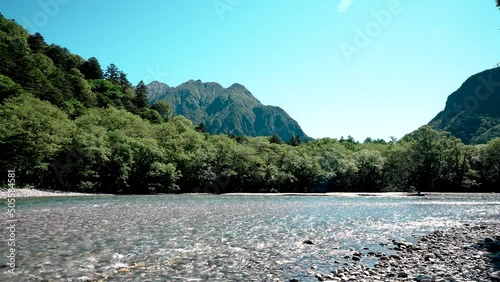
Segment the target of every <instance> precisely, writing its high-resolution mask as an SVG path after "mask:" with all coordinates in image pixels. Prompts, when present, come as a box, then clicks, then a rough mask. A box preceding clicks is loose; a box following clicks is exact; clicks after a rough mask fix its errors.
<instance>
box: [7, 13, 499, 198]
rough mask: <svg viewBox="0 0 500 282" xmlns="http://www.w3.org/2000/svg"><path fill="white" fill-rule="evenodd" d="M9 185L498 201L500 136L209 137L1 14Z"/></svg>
mask: <svg viewBox="0 0 500 282" xmlns="http://www.w3.org/2000/svg"><path fill="white" fill-rule="evenodd" d="M0 61H1V62H2V64H0V119H1V121H2V122H1V124H0V169H1V171H3V172H4V173H2V175H1V176H0V184H1V185H2V186H6V180H7V173H6V171H7V170H15V171H16V183H17V184H18V185H19V186H35V187H39V188H49V189H57V190H64V191H81V192H93V193H99V192H102V193H118V194H131V193H139V194H148V193H186V192H188V193H189V192H210V193H227V192H335V191H339V192H340V191H343V192H345V191H351V192H383V191H414V190H418V191H443V192H444V191H447V192H448V191H460V192H462V191H464V192H479V191H484V192H497V191H498V188H497V187H499V185H500V139H494V140H492V141H490V142H489V143H488V144H485V145H475V146H471V145H464V144H463V143H462V142H461V141H460V139H458V138H455V137H453V136H452V135H451V134H450V133H448V132H438V131H436V130H433V129H432V128H430V127H429V126H422V127H421V128H419V129H418V130H416V131H414V132H412V133H410V134H408V135H406V136H404V137H403V138H402V139H401V140H396V139H394V138H393V139H391V140H390V141H388V142H386V141H385V140H382V139H376V140H374V139H371V138H367V139H366V140H364V142H358V141H356V140H354V138H352V137H348V138H347V139H344V138H341V139H340V140H337V139H332V138H322V139H317V140H311V141H307V142H303V141H301V139H300V137H299V136H294V137H293V138H292V139H291V140H289V141H288V142H287V143H285V142H283V141H282V140H281V139H279V137H277V136H270V137H256V138H249V137H245V136H234V135H227V134H220V135H210V134H208V133H206V132H205V129H204V125H197V126H195V125H193V124H192V122H191V121H189V120H187V119H186V118H184V117H182V116H172V110H171V108H170V106H169V105H168V104H167V103H165V102H157V103H155V104H153V105H149V103H148V100H147V87H146V85H144V83H143V82H139V84H138V85H136V86H132V84H131V83H130V82H129V81H128V79H127V75H126V73H124V72H123V71H121V70H120V69H119V68H118V67H117V66H116V65H114V64H111V65H109V66H107V67H106V68H105V70H104V71H103V70H102V69H101V66H100V64H99V62H98V60H97V59H96V58H89V59H87V60H85V59H83V58H81V57H80V56H78V55H74V54H71V53H70V52H69V50H67V49H65V48H62V47H60V46H57V45H54V44H52V45H49V44H47V43H46V42H45V40H44V39H43V37H42V36H41V35H40V34H38V33H37V34H34V35H30V34H28V33H27V32H26V31H25V30H24V29H23V28H22V27H20V26H19V25H18V24H16V23H15V22H14V21H11V20H7V19H5V18H4V17H3V16H0Z"/></svg>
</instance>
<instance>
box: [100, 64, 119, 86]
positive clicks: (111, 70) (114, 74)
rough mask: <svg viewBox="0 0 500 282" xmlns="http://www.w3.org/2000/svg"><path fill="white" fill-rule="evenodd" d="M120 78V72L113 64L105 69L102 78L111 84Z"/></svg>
mask: <svg viewBox="0 0 500 282" xmlns="http://www.w3.org/2000/svg"><path fill="white" fill-rule="evenodd" d="M119 77H120V70H119V69H118V67H117V66H116V65H115V64H110V65H109V66H107V67H106V71H105V72H104V78H105V79H107V80H110V81H112V82H118V79H119Z"/></svg>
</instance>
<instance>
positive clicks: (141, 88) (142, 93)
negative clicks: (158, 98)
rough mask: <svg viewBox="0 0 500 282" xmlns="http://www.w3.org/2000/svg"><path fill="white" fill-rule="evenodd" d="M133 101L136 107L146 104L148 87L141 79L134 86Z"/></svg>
mask: <svg viewBox="0 0 500 282" xmlns="http://www.w3.org/2000/svg"><path fill="white" fill-rule="evenodd" d="M133 103H134V105H135V106H136V107H137V108H138V109H142V108H145V107H146V106H147V105H148V87H147V86H146V84H144V81H142V80H141V81H139V83H138V84H137V86H136V87H135V99H134V100H133Z"/></svg>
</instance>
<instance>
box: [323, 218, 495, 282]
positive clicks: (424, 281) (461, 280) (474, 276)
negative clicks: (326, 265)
mask: <svg viewBox="0 0 500 282" xmlns="http://www.w3.org/2000/svg"><path fill="white" fill-rule="evenodd" d="M380 245H383V244H382V243H381V244H380ZM392 245H393V246H394V247H395V248H394V249H395V250H396V251H397V254H390V255H387V254H385V253H374V252H369V253H367V255H369V256H372V257H374V258H378V260H379V261H378V263H375V264H374V266H373V267H368V266H365V265H363V264H360V263H356V264H351V265H350V267H346V268H344V269H335V270H333V271H332V273H331V274H329V275H322V274H316V278H317V279H318V280H319V281H359V282H369V281H370V282H371V281H377V282H383V281H417V282H468V281H494V282H500V271H499V270H498V267H499V266H498V264H499V263H500V222H492V223H488V224H486V223H481V225H477V224H468V223H467V224H464V225H463V226H462V227H459V228H450V229H448V230H438V231H435V232H433V233H431V234H428V235H426V236H423V237H421V238H420V239H419V240H418V241H417V242H416V243H409V242H405V241H399V242H398V241H397V240H392ZM363 249H365V248H363ZM353 251H354V250H353ZM361 256H362V254H361V253H360V252H356V251H354V253H353V255H352V256H347V255H346V256H345V257H344V258H345V259H351V260H353V261H356V262H357V261H360V260H361ZM337 265H338V264H337Z"/></svg>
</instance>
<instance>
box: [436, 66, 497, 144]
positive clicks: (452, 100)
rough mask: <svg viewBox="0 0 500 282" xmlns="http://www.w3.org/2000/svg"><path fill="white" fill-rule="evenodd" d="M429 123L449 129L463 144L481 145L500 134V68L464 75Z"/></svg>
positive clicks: (438, 127)
mask: <svg viewBox="0 0 500 282" xmlns="http://www.w3.org/2000/svg"><path fill="white" fill-rule="evenodd" d="M429 125H430V126H431V127H433V128H434V129H438V130H444V131H449V132H450V133H451V134H453V135H454V136H456V137H458V138H460V139H461V140H462V142H464V143H465V144H484V143H487V142H488V141H489V140H492V139H494V138H495V137H500V67H495V68H492V69H487V70H484V71H482V72H479V73H476V74H474V75H471V76H470V77H469V78H467V79H466V80H465V81H464V82H463V83H462V85H460V87H459V88H458V89H457V90H456V91H454V92H453V93H451V94H450V95H449V96H448V98H447V100H446V105H445V108H444V110H442V111H441V112H439V113H438V114H437V115H436V116H435V117H434V118H433V119H432V120H431V121H430V122H429Z"/></svg>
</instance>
